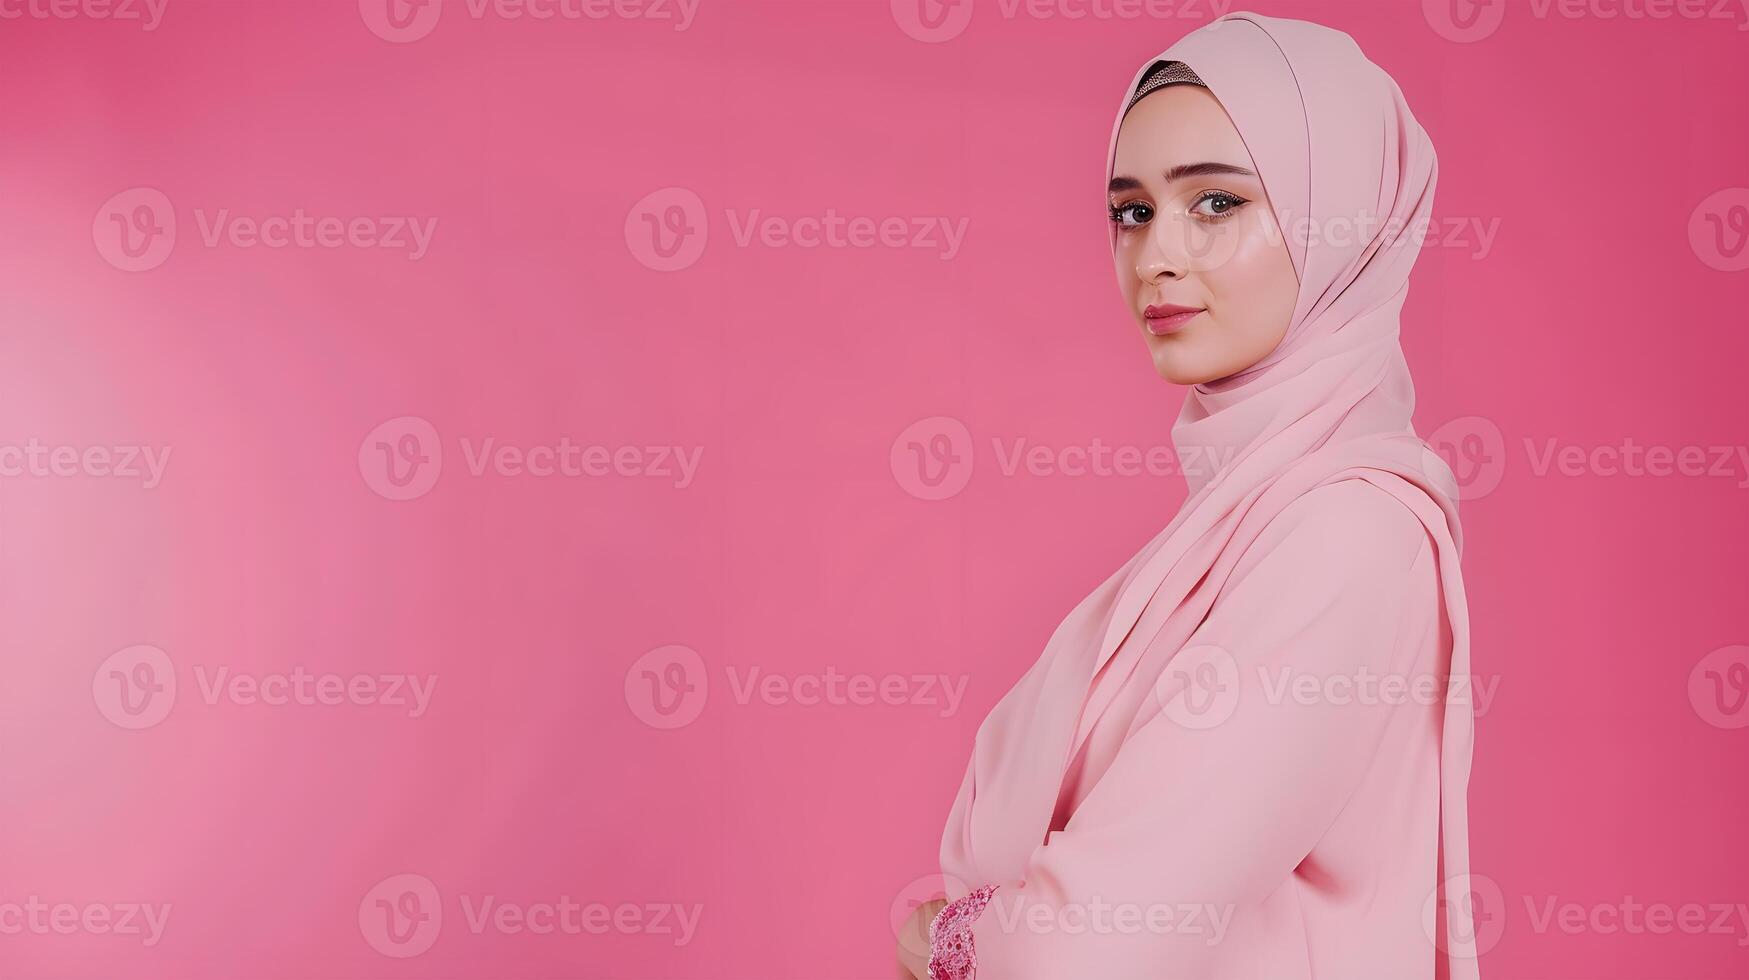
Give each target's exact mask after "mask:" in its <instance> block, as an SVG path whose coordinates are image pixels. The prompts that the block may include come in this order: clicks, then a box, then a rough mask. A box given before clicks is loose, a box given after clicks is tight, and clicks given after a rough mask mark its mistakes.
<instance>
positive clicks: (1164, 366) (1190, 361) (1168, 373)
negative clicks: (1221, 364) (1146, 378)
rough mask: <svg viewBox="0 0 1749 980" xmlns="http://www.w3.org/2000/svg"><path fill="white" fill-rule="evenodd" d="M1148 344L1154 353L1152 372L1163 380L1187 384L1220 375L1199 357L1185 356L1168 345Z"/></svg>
mask: <svg viewBox="0 0 1749 980" xmlns="http://www.w3.org/2000/svg"><path fill="white" fill-rule="evenodd" d="M1149 346H1150V347H1151V348H1152V351H1151V353H1152V354H1153V355H1154V373H1155V374H1158V375H1159V376H1160V377H1161V378H1162V379H1163V380H1166V381H1170V382H1172V383H1173V384H1175V385H1187V386H1188V385H1199V384H1202V383H1203V382H1205V381H1213V380H1214V379H1215V378H1218V377H1221V375H1220V373H1219V372H1211V371H1210V370H1209V369H1208V365H1206V364H1203V363H1201V360H1200V359H1199V358H1194V357H1187V356H1185V354H1186V353H1187V352H1185V351H1182V350H1172V349H1170V347H1169V345H1166V344H1159V343H1155V344H1150V345H1149Z"/></svg>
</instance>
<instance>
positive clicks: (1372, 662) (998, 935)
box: [962, 479, 1441, 980]
mask: <svg viewBox="0 0 1749 980" xmlns="http://www.w3.org/2000/svg"><path fill="white" fill-rule="evenodd" d="M1435 548H1436V546H1435V544H1434V543H1433V541H1432V539H1431V537H1430V536H1429V535H1428V533H1427V531H1426V529H1425V528H1424V527H1423V526H1422V524H1421V522H1420V520H1419V519H1418V518H1416V517H1415V516H1414V514H1413V513H1412V512H1410V511H1409V510H1408V509H1407V508H1406V507H1404V506H1403V505H1402V504H1401V503H1399V502H1398V501H1396V500H1395V499H1394V498H1392V497H1391V496H1390V495H1389V494H1388V493H1386V492H1385V491H1383V490H1381V489H1380V488H1378V487H1375V486H1373V485H1372V484H1370V483H1367V482H1365V481H1363V480H1358V479H1355V480H1344V481H1339V482H1337V483H1332V484H1327V485H1325V486H1321V487H1319V488H1317V489H1315V490H1312V491H1310V492H1308V493H1306V494H1304V495H1303V496H1301V497H1300V498H1299V499H1297V500H1296V501H1294V502H1293V503H1292V504H1290V505H1289V506H1288V507H1286V508H1284V510H1283V511H1282V513H1281V514H1279V515H1278V516H1277V517H1276V518H1275V519H1274V520H1272V521H1271V522H1270V524H1269V526H1268V527H1267V528H1266V529H1265V531H1264V532H1263V534H1262V535H1260V536H1259V538H1258V539H1257V541H1256V542H1255V543H1254V544H1253V545H1252V546H1251V547H1250V548H1249V549H1248V550H1247V552H1246V553H1245V555H1244V556H1242V558H1241V560H1240V562H1239V563H1238V564H1237V565H1236V566H1235V568H1234V573H1233V575H1232V576H1231V577H1230V578H1229V579H1228V581H1227V582H1226V583H1225V584H1224V585H1223V586H1222V591H1221V593H1220V594H1219V595H1218V596H1217V597H1216V599H1215V601H1214V603H1213V604H1212V606H1211V608H1210V611H1209V614H1208V616H1207V617H1206V618H1205V620H1204V622H1203V623H1202V624H1201V626H1199V627H1198V629H1197V630H1196V631H1195V632H1194V634H1193V635H1192V636H1191V637H1190V639H1189V641H1188V642H1187V643H1186V644H1185V646H1184V647H1183V648H1182V649H1181V650H1180V651H1179V653H1178V655H1177V657H1176V658H1175V659H1174V660H1173V661H1172V662H1170V663H1169V664H1168V665H1167V668H1166V671H1165V676H1164V677H1163V678H1162V681H1161V682H1160V683H1159V684H1157V685H1156V687H1155V691H1156V695H1155V696H1156V697H1157V698H1158V701H1157V703H1158V704H1159V705H1160V706H1161V708H1160V709H1159V710H1158V711H1157V712H1156V713H1155V714H1154V716H1153V717H1152V718H1151V719H1150V720H1147V721H1146V722H1143V723H1141V724H1140V726H1139V727H1137V728H1135V729H1134V730H1132V731H1131V733H1130V734H1129V735H1128V737H1127V738H1126V740H1125V741H1124V743H1123V744H1122V746H1121V747H1120V748H1119V749H1118V751H1117V754H1116V756H1115V758H1114V761H1113V762H1112V764H1111V766H1110V768H1109V769H1108V770H1107V771H1106V772H1105V773H1104V774H1103V776H1101V778H1100V779H1099V781H1098V783H1097V785H1096V786H1094V788H1093V789H1092V790H1091V792H1090V793H1089V794H1088V796H1087V797H1086V798H1085V799H1084V800H1083V801H1082V802H1081V805H1080V806H1079V807H1078V808H1077V809H1076V811H1075V813H1074V814H1073V816H1072V817H1071V818H1070V819H1069V821H1068V822H1067V824H1066V826H1065V827H1064V828H1063V829H1062V830H1060V831H1057V832H1055V833H1053V834H1051V835H1049V838H1048V840H1047V841H1046V842H1045V843H1043V844H1041V845H1040V846H1039V847H1038V848H1037V849H1036V850H1035V851H1034V852H1033V854H1032V855H1031V857H1030V858H1029V860H1028V864H1027V867H1026V871H1025V874H1024V878H1023V880H1022V881H1021V882H1016V883H1009V884H1004V885H1001V886H999V887H998V889H997V890H996V892H995V893H994V895H989V896H986V898H987V902H988V904H987V907H986V908H984V909H983V911H982V912H981V914H979V915H978V916H977V917H976V919H975V920H973V921H971V922H970V923H969V925H966V926H963V927H962V929H963V930H965V931H967V932H969V938H970V940H971V943H970V944H969V945H971V946H973V947H975V954H976V961H977V973H978V975H979V976H980V977H981V978H982V980H1033V978H1039V980H1043V978H1052V980H1057V978H1061V977H1070V976H1094V975H1099V976H1102V977H1120V976H1149V977H1168V976H1170V977H1177V976H1211V975H1226V974H1224V973H1222V972H1221V971H1220V970H1217V969H1212V968H1211V965H1212V964H1214V963H1217V962H1218V963H1222V964H1224V965H1225V967H1227V968H1230V967H1232V965H1233V962H1234V956H1235V955H1238V954H1239V951H1236V950H1233V949H1227V950H1224V951H1218V950H1211V948H1210V946H1209V942H1208V937H1207V936H1206V935H1189V934H1186V932H1184V931H1182V930H1180V929H1174V928H1173V927H1172V925H1171V922H1172V921H1179V922H1182V921H1183V920H1184V913H1185V912H1186V911H1187V910H1189V909H1190V908H1192V907H1203V908H1206V909H1208V910H1209V911H1210V913H1211V914H1220V912H1221V911H1222V910H1224V911H1225V912H1226V913H1227V914H1228V915H1232V914H1234V913H1237V914H1240V915H1244V914H1245V913H1246V911H1247V910H1248V909H1250V910H1255V909H1256V907H1257V904H1258V903H1260V902H1262V901H1263V900H1264V899H1265V898H1268V897H1269V896H1270V895H1271V893H1273V892H1275V891H1276V890H1277V889H1278V888H1279V887H1280V885H1281V884H1282V883H1283V882H1284V881H1285V880H1286V879H1287V878H1288V876H1289V875H1291V874H1292V873H1293V872H1294V869H1295V868H1296V866H1298V865H1299V864H1300V862H1301V861H1302V860H1303V859H1304V858H1305V857H1306V856H1307V855H1308V854H1309V853H1310V852H1311V850H1312V849H1313V847H1314V846H1315V845H1316V844H1317V843H1318V841H1319V839H1320V838H1321V837H1322V835H1323V834H1324V833H1325V832H1326V831H1327V830H1328V828H1329V827H1330V826H1331V825H1332V824H1333V823H1334V822H1335V821H1336V818H1337V817H1338V815H1339V814H1340V813H1341V811H1342V809H1343V807H1344V805H1345V804H1346V803H1347V802H1348V800H1349V799H1350V797H1351V796H1352V795H1353V794H1354V792H1355V790H1356V788H1357V787H1358V786H1359V785H1360V783H1361V781H1362V779H1363V777H1364V775H1365V774H1366V771H1367V769H1368V767H1369V765H1370V764H1371V761H1372V758H1373V756H1374V754H1375V753H1376V751H1377V748H1378V745H1379V743H1380V740H1381V738H1382V736H1383V733H1384V730H1385V727H1386V725H1387V723H1388V722H1389V720H1390V717H1391V714H1390V713H1391V712H1392V710H1394V709H1393V705H1394V704H1397V703H1401V702H1402V700H1403V699H1402V698H1397V699H1391V698H1385V697H1361V696H1345V692H1349V691H1351V690H1358V689H1351V688H1349V687H1348V684H1349V681H1350V680H1353V679H1361V678H1364V677H1365V676H1366V675H1367V674H1369V673H1370V674H1372V675H1375V677H1377V676H1385V675H1392V676H1395V675H1401V676H1404V677H1407V678H1410V679H1414V678H1417V677H1421V678H1422V679H1425V680H1430V681H1431V680H1435V679H1436V678H1430V677H1426V676H1425V675H1427V674H1428V672H1430V671H1435V670H1437V669H1439V667H1440V666H1441V665H1439V664H1437V663H1435V662H1433V661H1434V659H1435V658H1434V657H1433V656H1432V654H1431V653H1430V652H1429V647H1430V645H1429V644H1427V643H1425V642H1423V640H1422V637H1421V636H1420V635H1418V634H1417V635H1405V631H1406V630H1408V629H1410V626H1411V624H1414V623H1425V622H1426V619H1425V617H1426V615H1427V614H1428V606H1429V605H1430V604H1437V603H1438V602H1439V601H1440V599H1439V593H1438V583H1437V578H1436V577H1434V573H1433V572H1432V571H1431V568H1432V562H1431V555H1432V554H1433V553H1434V552H1435ZM1412 572H1413V573H1414V574H1411V573H1412ZM1432 646H1435V647H1436V645H1432ZM1185 660H1187V661H1188V663H1180V661H1185ZM1198 664H1206V665H1207V666H1196V665H1198ZM1188 680H1195V681H1196V683H1185V682H1186V681H1188ZM1211 680H1213V681H1215V683H1213V684H1210V683H1208V681H1211ZM1308 692H1309V693H1308ZM1408 707H1410V708H1411V709H1414V708H1418V707H1420V705H1419V704H1410V705H1408ZM1101 916H1103V917H1104V920H1103V921H1104V927H1103V928H1101ZM1126 921H1127V922H1128V923H1129V927H1128V928H1125V927H1124V924H1123V923H1124V922H1126ZM1272 932H1274V933H1277V934H1279V930H1275V929H1274V928H1273V927H1270V926H1268V925H1267V924H1265V926H1264V931H1263V932H1262V933H1260V934H1271V933H1272ZM1288 934H1290V935H1291V934H1292V933H1291V932H1288ZM1227 941H1228V942H1235V941H1239V940H1235V939H1234V938H1232V937H1231V936H1230V937H1229V938H1228V940H1227ZM1296 955H1299V956H1300V957H1302V959H1301V962H1302V963H1303V955H1304V953H1303V950H1302V951H1296ZM1211 957H1212V958H1211ZM1238 958H1239V959H1241V960H1246V961H1247V962H1248V963H1250V964H1252V968H1254V969H1264V968H1266V966H1265V965H1266V964H1267V958H1266V957H1265V956H1264V955H1263V954H1262V953H1261V952H1259V953H1258V954H1257V956H1256V958H1252V957H1251V955H1250V954H1244V955H1238ZM1089 971H1092V972H1089ZM1199 971H1201V972H1199ZM1239 975H1244V974H1242V973H1241V974H1239ZM1256 975H1262V974H1256Z"/></svg>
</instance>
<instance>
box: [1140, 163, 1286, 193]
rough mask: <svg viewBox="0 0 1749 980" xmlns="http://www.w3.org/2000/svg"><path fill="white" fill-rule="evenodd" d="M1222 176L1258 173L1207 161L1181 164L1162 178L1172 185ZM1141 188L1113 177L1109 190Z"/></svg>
mask: <svg viewBox="0 0 1749 980" xmlns="http://www.w3.org/2000/svg"><path fill="white" fill-rule="evenodd" d="M1221 175H1228V176H1235V177H1255V176H1257V173H1256V172H1255V171H1252V170H1247V169H1245V168H1244V167H1238V166H1234V165H1233V164H1230V163H1214V162H1212V161H1205V162H1203V163H1181V164H1179V165H1178V166H1176V167H1173V168H1172V169H1170V170H1168V171H1166V173H1165V174H1163V175H1162V176H1163V177H1165V179H1166V183H1168V184H1170V183H1172V182H1173V181H1175V180H1183V179H1184V178H1186V177H1215V176H1221ZM1141 186H1142V182H1141V181H1139V180H1137V179H1136V178H1134V177H1113V178H1111V186H1110V187H1108V188H1107V190H1108V191H1111V192H1114V193H1115V192H1117V191H1133V190H1139V189H1140V188H1141Z"/></svg>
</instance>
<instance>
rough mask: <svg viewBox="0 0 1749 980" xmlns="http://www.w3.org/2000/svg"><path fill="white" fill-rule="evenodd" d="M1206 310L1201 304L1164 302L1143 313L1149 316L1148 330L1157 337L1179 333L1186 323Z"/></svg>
mask: <svg viewBox="0 0 1749 980" xmlns="http://www.w3.org/2000/svg"><path fill="white" fill-rule="evenodd" d="M1204 312H1207V311H1206V310H1204V309H1203V308H1202V307H1200V306H1175V305H1173V304H1171V303H1163V304H1161V305H1159V306H1150V307H1148V308H1147V309H1146V310H1143V311H1142V315H1143V316H1144V317H1146V318H1147V323H1148V332H1149V333H1151V334H1153V335H1154V336H1156V337H1164V336H1166V335H1167V334H1169V333H1177V332H1178V331H1179V330H1182V329H1184V325H1185V324H1186V323H1189V322H1190V321H1191V320H1192V319H1194V318H1195V317H1196V316H1197V315H1198V314H1200V313H1204Z"/></svg>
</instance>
